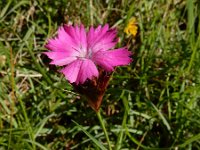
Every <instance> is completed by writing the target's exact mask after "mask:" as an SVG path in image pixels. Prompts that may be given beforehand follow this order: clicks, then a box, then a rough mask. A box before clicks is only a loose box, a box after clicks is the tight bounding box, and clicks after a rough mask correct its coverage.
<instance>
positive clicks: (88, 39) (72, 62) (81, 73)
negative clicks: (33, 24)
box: [45, 24, 131, 85]
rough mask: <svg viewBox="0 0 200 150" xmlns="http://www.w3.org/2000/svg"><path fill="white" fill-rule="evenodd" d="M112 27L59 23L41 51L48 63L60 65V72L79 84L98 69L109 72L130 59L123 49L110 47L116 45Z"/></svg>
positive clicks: (114, 31) (95, 74)
mask: <svg viewBox="0 0 200 150" xmlns="http://www.w3.org/2000/svg"><path fill="white" fill-rule="evenodd" d="M116 34H117V32H116V29H110V28H109V26H108V24H106V25H104V26H101V25H99V26H98V27H97V28H94V27H90V29H89V31H88V32H86V30H85V28H84V26H83V25H80V26H78V25H76V26H72V25H69V26H68V25H63V26H61V27H60V28H59V29H58V34H57V36H56V37H55V38H52V39H49V40H48V43H47V44H46V46H45V47H46V48H47V49H49V50H50V51H49V52H45V54H46V55H47V56H48V57H49V58H50V59H52V61H51V64H54V65H57V66H64V68H63V69H62V70H61V72H62V73H63V74H64V75H65V77H66V79H67V80H69V82H70V83H75V84H76V85H78V84H83V83H84V82H85V81H86V80H87V79H89V80H91V79H92V78H93V77H98V76H99V70H98V68H101V69H103V70H105V71H106V72H112V71H113V70H114V67H116V66H122V65H127V64H129V63H130V62H131V58H130V57H129V56H130V55H131V53H130V52H129V51H128V50H127V49H126V48H124V47H123V48H118V49H113V48H114V47H115V45H116V44H117V38H116Z"/></svg>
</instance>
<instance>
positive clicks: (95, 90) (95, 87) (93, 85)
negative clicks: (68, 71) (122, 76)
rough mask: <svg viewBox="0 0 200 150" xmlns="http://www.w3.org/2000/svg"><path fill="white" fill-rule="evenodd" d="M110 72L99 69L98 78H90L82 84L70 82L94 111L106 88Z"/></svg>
mask: <svg viewBox="0 0 200 150" xmlns="http://www.w3.org/2000/svg"><path fill="white" fill-rule="evenodd" d="M111 74H112V73H108V72H106V71H104V70H103V69H99V77H98V78H96V77H95V78H93V79H92V80H88V81H86V82H85V83H84V84H79V85H76V84H72V85H73V87H74V89H75V90H76V91H77V92H78V93H80V94H81V95H82V96H84V97H86V99H87V101H88V104H89V105H90V107H92V109H93V110H94V111H96V112H97V111H98V110H99V108H100V106H101V103H102V100H103V96H104V93H105V91H106V89H107V86H108V83H109V79H110V77H111Z"/></svg>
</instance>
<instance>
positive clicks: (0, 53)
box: [0, 0, 200, 150]
mask: <svg viewBox="0 0 200 150" xmlns="http://www.w3.org/2000/svg"><path fill="white" fill-rule="evenodd" d="M199 6H200V3H199V1H190V0H185V1H153V0H150V1H133V2H131V1H128V0H123V1H115V0H110V1H108V2H107V1H100V0H97V1H93V0H85V1H78V0H75V1H74V0H70V1H64V0H61V1H26V0H24V1H19V2H17V1H11V0H10V1H1V2H0V10H1V11H0V34H1V37H0V63H1V64H0V147H1V149H13V148H14V149H45V150H47V149H55V150H58V149H100V148H101V149H103V148H104V147H106V146H107V143H106V139H105V136H104V135H103V131H102V129H101V128H100V126H99V125H98V123H97V122H98V120H97V118H96V115H95V114H94V112H93V111H92V110H91V109H90V108H89V106H87V105H86V103H85V102H84V101H83V100H81V99H80V96H79V95H77V94H76V93H75V92H74V91H73V89H72V86H71V85H70V84H69V83H68V82H67V81H66V80H65V79H64V77H63V76H61V75H60V74H58V73H57V71H58V70H59V68H55V67H53V66H49V65H48V62H49V60H48V59H47V58H46V57H45V56H44V55H42V52H44V51H46V50H45V48H44V44H45V42H46V38H48V37H51V36H53V34H55V31H56V29H57V28H58V26H59V25H61V24H63V23H69V22H73V23H80V22H82V23H84V24H85V26H90V25H94V26H96V25H98V24H104V23H109V24H110V25H111V26H114V27H116V28H117V29H118V31H119V33H118V34H119V36H120V45H121V46H125V45H126V46H128V48H129V50H131V51H132V52H133V59H134V62H133V63H132V64H131V65H130V66H128V67H123V68H117V69H116V71H115V73H114V74H113V77H112V79H111V82H110V86H109V87H108V90H107V92H106V95H105V97H104V101H103V106H102V110H103V117H104V121H105V122H106V127H107V129H108V135H109V137H110V140H111V145H112V148H113V149H125V148H126V149H150V148H152V149H155V148H157V149H161V148H166V149H170V148H171V149H199V148H200V134H199V131H200V128H199V127H200V115H199V114H200V108H199V105H200V101H199V98H200V92H199V91H200V86H199V83H200V80H199V75H200V66H199V56H200V55H199V54H200V53H199V50H200V34H199V30H200V21H199V20H200V19H199V18H200V13H199V9H198V8H199ZM133 16H134V17H136V19H137V23H138V27H139V32H138V34H137V35H136V37H135V38H134V39H133V38H131V37H127V36H126V35H125V33H124V32H123V31H124V27H125V26H126V24H127V23H128V21H129V19H130V18H131V17H133Z"/></svg>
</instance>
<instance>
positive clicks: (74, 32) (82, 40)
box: [64, 24, 87, 52]
mask: <svg viewBox="0 0 200 150" xmlns="http://www.w3.org/2000/svg"><path fill="white" fill-rule="evenodd" d="M64 28H65V31H66V32H67V33H68V34H69V35H70V36H71V37H72V39H73V42H74V43H75V45H76V46H78V47H75V49H76V50H77V51H79V52H80V50H81V51H86V50H87V37H86V31H85V28H84V26H83V25H82V24H81V25H80V27H79V26H78V25H76V26H75V27H73V26H67V25H65V26H64Z"/></svg>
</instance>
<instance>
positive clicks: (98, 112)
mask: <svg viewBox="0 0 200 150" xmlns="http://www.w3.org/2000/svg"><path fill="white" fill-rule="evenodd" d="M100 111H101V110H99V111H97V117H98V119H99V122H100V124H101V127H102V129H103V132H104V134H105V136H106V140H107V143H108V148H109V150H112V147H111V143H110V140H109V136H108V132H107V130H106V128H105V124H104V121H103V119H102V117H101V113H100Z"/></svg>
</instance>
